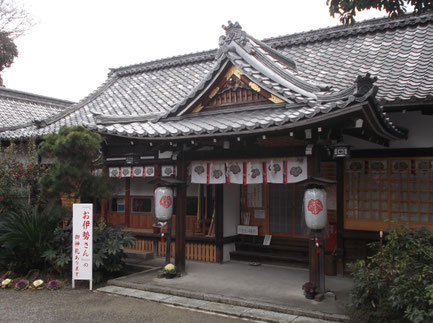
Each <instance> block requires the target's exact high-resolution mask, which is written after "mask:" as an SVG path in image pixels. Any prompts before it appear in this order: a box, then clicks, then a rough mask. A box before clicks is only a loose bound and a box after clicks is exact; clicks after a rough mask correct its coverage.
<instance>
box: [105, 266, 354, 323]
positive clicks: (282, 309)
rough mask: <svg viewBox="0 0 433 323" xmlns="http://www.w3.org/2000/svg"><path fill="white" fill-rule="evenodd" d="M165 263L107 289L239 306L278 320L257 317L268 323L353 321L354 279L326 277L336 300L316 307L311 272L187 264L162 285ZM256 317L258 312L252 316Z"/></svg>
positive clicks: (317, 304) (294, 269)
mask: <svg viewBox="0 0 433 323" xmlns="http://www.w3.org/2000/svg"><path fill="white" fill-rule="evenodd" d="M163 262H164V259H162V258H158V259H153V260H149V261H147V262H146V264H147V265H148V266H150V267H151V268H150V269H148V270H145V271H143V272H139V273H135V274H132V275H129V276H124V277H120V278H117V279H113V280H110V281H109V282H108V285H109V286H118V287H124V288H129V289H135V290H141V291H148V292H152V293H157V294H162V295H165V296H166V297H165V298H166V299H168V297H167V295H171V296H178V297H183V298H188V299H194V300H196V301H207V302H212V303H219V304H226V305H230V306H238V307H242V308H241V310H242V311H243V312H245V313H247V312H248V311H247V310H245V309H244V308H247V309H249V310H251V309H255V310H264V311H268V312H273V313H275V314H274V315H275V319H271V318H270V319H266V320H265V319H264V318H263V317H261V316H260V315H258V316H257V317H256V319H259V320H265V321H268V322H281V321H284V322H290V321H292V322H299V321H296V320H295V319H296V318H298V317H301V318H302V317H309V318H315V319H319V320H328V321H340V322H344V321H348V317H347V316H346V315H345V314H346V310H345V304H346V302H347V299H348V295H349V292H350V289H351V286H352V283H351V279H349V278H344V277H330V276H326V280H325V284H326V288H327V289H330V290H332V291H333V292H334V293H335V294H336V296H337V299H336V300H335V299H334V298H333V297H326V298H325V299H324V300H323V301H322V302H316V301H313V300H307V299H306V298H305V297H304V295H303V291H302V288H301V287H302V284H303V283H305V282H306V281H308V270H306V269H302V268H291V267H282V266H273V265H261V266H250V265H249V264H248V263H245V262H228V263H224V264H222V265H221V264H214V263H202V262H194V261H187V263H186V271H187V273H186V274H185V275H183V276H182V277H179V278H175V279H161V278H158V277H157V273H158V270H159V269H160V268H161V267H162V265H163V264H164V263H163ZM109 286H108V289H107V287H105V289H104V288H103V289H100V291H105V292H110V291H109V289H110V288H109ZM113 291H114V292H115V293H116V289H112V291H111V292H113ZM119 291H120V290H119V289H117V293H120V294H122V293H123V292H125V291H121V292H119ZM126 292H127V293H129V294H130V295H129V296H134V295H133V294H134V293H139V292H138V291H136V292H132V293H131V291H130V290H129V291H126ZM147 296H149V295H147ZM154 296H155V295H154ZM155 297H156V298H157V299H158V298H159V299H158V300H157V299H152V298H150V300H154V301H160V300H161V296H158V295H157V296H155ZM144 298H145V297H144ZM175 300H176V299H175ZM184 302H186V301H184ZM197 304H198V305H200V306H202V305H203V306H205V307H209V306H210V305H209V304H202V303H200V302H199V303H196V304H193V306H197ZM174 305H176V304H174ZM214 307H215V308H216V309H217V311H216V312H221V311H222V312H224V311H223V310H222V309H221V308H219V309H218V306H216V305H215V306H214ZM220 307H221V306H220ZM251 313H254V311H253V312H250V313H249V314H248V315H250V314H251ZM227 314H233V313H230V312H228V313H227ZM262 314H263V313H262ZM262 314H261V315H262ZM268 314H269V313H268ZM279 314H288V315H291V316H289V317H292V318H293V320H285V319H281V317H280V318H279V317H278V315H279ZM271 316H272V315H271ZM249 318H252V317H249ZM304 322H305V321H304Z"/></svg>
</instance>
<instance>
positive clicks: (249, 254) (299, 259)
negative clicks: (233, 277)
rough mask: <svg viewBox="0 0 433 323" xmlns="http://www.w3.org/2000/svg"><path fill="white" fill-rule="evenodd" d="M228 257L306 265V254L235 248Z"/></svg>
mask: <svg viewBox="0 0 433 323" xmlns="http://www.w3.org/2000/svg"><path fill="white" fill-rule="evenodd" d="M230 259H232V260H243V261H250V262H263V263H281V264H301V265H302V266H307V265H308V256H304V255H291V254H285V255H282V254H273V253H269V252H257V251H243V250H236V251H232V252H230Z"/></svg>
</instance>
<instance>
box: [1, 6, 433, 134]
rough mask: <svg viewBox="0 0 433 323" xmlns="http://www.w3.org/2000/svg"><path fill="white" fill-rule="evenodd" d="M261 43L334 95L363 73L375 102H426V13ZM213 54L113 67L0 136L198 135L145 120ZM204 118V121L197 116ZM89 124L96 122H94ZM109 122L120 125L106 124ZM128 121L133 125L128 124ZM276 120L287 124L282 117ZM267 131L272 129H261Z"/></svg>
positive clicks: (429, 46) (167, 106)
mask: <svg viewBox="0 0 433 323" xmlns="http://www.w3.org/2000/svg"><path fill="white" fill-rule="evenodd" d="M264 43H265V44H268V45H270V46H272V47H274V48H275V49H277V50H278V51H279V52H280V53H282V54H284V55H286V56H288V57H289V59H287V62H286V63H287V64H288V65H290V64H289V63H290V62H289V61H290V58H292V59H293V60H294V61H295V62H296V66H294V67H293V68H296V70H297V71H298V72H299V73H300V74H301V75H302V76H303V77H304V78H305V79H306V80H310V81H314V82H317V83H323V84H330V85H332V86H333V88H334V89H335V90H336V91H339V90H340V91H341V90H343V89H344V88H350V87H351V86H353V84H354V81H355V80H356V78H357V76H359V75H365V74H366V73H370V74H371V75H372V76H376V77H377V82H376V83H375V85H377V86H378V92H377V95H376V98H377V99H378V100H379V101H380V102H381V104H385V105H386V104H394V103H397V102H399V103H407V102H411V101H417V100H419V101H422V102H427V101H428V102H432V101H433V98H432V95H433V78H432V77H431V75H433V64H432V63H433V62H432V53H433V15H432V14H426V15H423V16H405V17H402V18H397V19H395V20H390V19H387V18H385V19H377V20H371V21H366V22H361V23H357V24H355V25H354V26H338V27H332V28H326V29H321V30H317V31H311V32H306V33H299V34H294V35H288V36H281V37H276V38H271V39H267V40H265V41H264ZM216 53H217V51H216V50H214V51H206V52H201V53H196V54H188V55H184V56H178V57H173V58H167V59H162V60H157V61H152V62H148V63H143V64H136V65H131V66H126V67H121V68H117V69H112V70H111V72H110V74H109V77H108V79H107V81H106V82H105V83H104V84H103V85H102V86H101V87H100V88H98V89H97V90H96V91H95V92H93V93H92V94H91V95H89V96H88V97H87V98H85V99H83V100H82V101H81V102H79V103H78V104H76V105H74V106H72V107H70V108H68V109H67V110H66V111H64V112H63V113H61V114H60V115H58V116H56V117H53V118H50V119H48V120H47V124H48V125H47V126H46V127H42V128H39V129H38V128H37V127H36V126H29V127H26V128H22V129H19V130H17V131H6V132H0V138H1V137H13V138H19V137H21V136H28V135H38V136H41V135H44V134H46V133H49V132H54V131H57V130H58V129H59V127H60V126H61V125H74V124H83V125H87V126H89V127H91V128H93V129H96V128H97V129H98V130H100V131H106V132H109V133H113V134H119V135H126V136H129V135H132V136H142V135H143V136H148V135H152V134H154V135H161V136H164V134H165V133H166V130H163V129H162V128H163V127H169V126H172V127H174V128H175V129H176V127H177V128H179V129H178V130H179V132H176V131H172V132H170V131H168V130H167V131H168V132H167V133H182V134H185V133H188V132H189V131H196V133H200V132H201V131H203V130H204V129H205V127H206V126H205V124H204V123H203V125H201V126H197V125H196V124H194V122H196V121H182V122H180V121H179V120H177V121H176V120H171V119H169V120H166V121H164V124H162V123H161V124H156V123H152V122H151V121H147V120H151V119H154V118H155V116H164V115H167V112H171V111H173V110H176V107H177V106H179V105H181V104H182V100H184V99H185V98H187V97H188V95H189V94H190V93H191V92H192V91H196V87H197V86H198V85H199V84H200V83H201V82H203V80H205V78H206V76H207V75H208V74H209V73H210V72H212V71H213V69H214V66H215V65H214V64H215V61H214V57H215V54H216ZM274 58H275V57H274ZM232 59H234V60H235V59H236V58H235V57H232ZM276 60H277V61H281V57H280V58H278V57H276ZM288 65H287V66H288ZM253 72H254V71H252V73H253ZM265 81H266V80H263V82H265ZM263 84H265V83H263ZM263 84H262V85H263ZM263 86H264V85H263ZM277 87H278V85H277ZM275 90H276V93H278V94H279V96H280V97H284V93H280V92H278V88H277V89H275ZM320 91H321V90H320V88H319V91H318V92H319V93H318V95H319V97H320V95H321V94H322V93H320ZM331 91H332V90H331ZM283 92H284V90H283ZM325 92H326V91H325ZM292 94H293V93H292ZM319 101H320V100H319ZM295 102H297V101H296V99H295ZM305 103H307V102H305ZM303 108H307V107H306V106H305V107H303ZM276 109H278V108H277V107H276ZM233 113H242V112H233ZM260 113H261V112H260V111H258V112H257V114H258V115H257V116H254V115H253V114H252V113H251V112H250V113H249V114H250V115H251V118H252V119H254V118H255V117H258V116H259V115H260ZM276 113H278V112H276ZM285 114H286V115H287V114H289V112H288V111H286V112H285ZM315 115H316V114H315ZM227 117H230V118H232V117H234V118H238V115H236V116H234V115H230V116H228V115H225V116H223V115H221V116H220V118H222V119H224V118H227ZM203 118H209V117H207V116H206V115H204V116H203ZM96 119H99V120H102V121H103V122H102V123H101V122H99V124H97V122H96ZM109 119H112V120H113V121H114V120H117V119H118V121H119V120H120V121H119V122H117V123H116V122H108V123H106V121H107V120H109ZM122 119H123V120H122ZM186 119H188V120H189V119H191V118H186ZM195 119H197V118H195ZM126 120H128V121H126ZM131 120H136V122H132V123H131ZM162 120H163V119H162ZM162 120H161V121H162ZM191 120H192V119H191ZM236 120H237V119H236ZM283 120H286V121H287V120H291V119H290V117H288V118H287V119H284V118H283ZM232 121H233V120H232ZM210 122H211V125H210V126H207V127H208V128H209V129H212V130H208V131H209V132H208V133H211V132H212V131H214V130H215V129H219V130H216V131H217V132H218V131H223V130H222V129H223V128H224V122H223V121H221V123H220V124H216V122H217V117H216V116H212V120H210ZM276 122H278V118H277V119H276ZM252 123H253V122H252ZM252 123H251V122H249V121H248V120H245V124H244V125H241V126H240V127H232V128H230V126H228V129H235V130H236V131H238V129H247V128H248V126H247V125H251V124H252ZM269 126H272V123H270V124H269V125H267V126H266V127H269ZM200 127H202V128H200ZM257 127H259V125H257ZM186 128H187V129H188V130H187V129H186ZM147 130H149V131H147ZM235 130H233V131H235Z"/></svg>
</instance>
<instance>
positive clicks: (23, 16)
mask: <svg viewBox="0 0 433 323" xmlns="http://www.w3.org/2000/svg"><path fill="white" fill-rule="evenodd" d="M33 26H34V20H33V19H32V17H31V16H30V15H29V13H28V12H27V11H26V10H25V9H24V8H22V7H19V6H17V4H16V3H15V2H14V1H13V0H0V31H1V32H3V33H7V34H8V36H9V38H11V39H12V40H15V39H17V38H18V37H19V36H22V35H24V34H25V33H26V32H27V31H28V30H30V28H32V27H33Z"/></svg>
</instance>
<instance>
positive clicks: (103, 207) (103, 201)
mask: <svg viewBox="0 0 433 323" xmlns="http://www.w3.org/2000/svg"><path fill="white" fill-rule="evenodd" d="M107 202H108V200H107V199H101V219H100V222H107V212H108V203H107Z"/></svg>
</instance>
